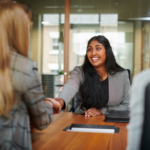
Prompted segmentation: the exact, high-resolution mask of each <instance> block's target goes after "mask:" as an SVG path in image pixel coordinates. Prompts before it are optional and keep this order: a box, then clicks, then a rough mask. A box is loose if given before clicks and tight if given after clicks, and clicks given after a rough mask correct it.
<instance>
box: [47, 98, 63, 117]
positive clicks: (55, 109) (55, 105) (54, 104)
mask: <svg viewBox="0 0 150 150" xmlns="http://www.w3.org/2000/svg"><path fill="white" fill-rule="evenodd" d="M45 102H46V103H49V104H50V105H51V106H52V108H53V114H54V115H55V114H57V112H58V110H60V109H61V105H60V103H59V101H57V100H55V99H53V98H50V97H48V98H46V99H45Z"/></svg>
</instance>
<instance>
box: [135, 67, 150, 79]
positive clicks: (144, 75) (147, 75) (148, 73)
mask: <svg viewBox="0 0 150 150" xmlns="http://www.w3.org/2000/svg"><path fill="white" fill-rule="evenodd" d="M133 80H135V81H136V80H137V81H140V80H148V81H150V69H147V70H144V71H141V72H140V73H138V74H136V75H135V76H134V78H133Z"/></svg>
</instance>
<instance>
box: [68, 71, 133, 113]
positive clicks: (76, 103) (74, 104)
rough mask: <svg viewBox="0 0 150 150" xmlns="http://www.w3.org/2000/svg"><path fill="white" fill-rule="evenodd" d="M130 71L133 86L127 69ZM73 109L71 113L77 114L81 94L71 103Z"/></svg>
mask: <svg viewBox="0 0 150 150" xmlns="http://www.w3.org/2000/svg"><path fill="white" fill-rule="evenodd" d="M126 70H127V71H128V75H129V80H130V84H131V73H130V70H129V69H126ZM71 104H72V107H71V108H70V110H69V112H75V110H76V109H77V107H78V106H79V105H80V104H81V98H80V95H79V93H77V94H76V95H75V96H74V98H73V99H72V101H71Z"/></svg>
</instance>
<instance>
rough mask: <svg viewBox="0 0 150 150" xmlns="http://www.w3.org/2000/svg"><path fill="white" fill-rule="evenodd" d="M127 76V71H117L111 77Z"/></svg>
mask: <svg viewBox="0 0 150 150" xmlns="http://www.w3.org/2000/svg"><path fill="white" fill-rule="evenodd" d="M127 74H128V71H127V70H126V69H124V70H122V71H117V72H116V73H114V74H113V75H112V76H123V77H124V76H126V75H127Z"/></svg>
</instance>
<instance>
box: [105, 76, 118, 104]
mask: <svg viewBox="0 0 150 150" xmlns="http://www.w3.org/2000/svg"><path fill="white" fill-rule="evenodd" d="M117 82H118V78H117V76H116V75H110V74H109V76H108V87H109V99H108V103H107V105H108V106H112V105H114V103H115V100H116V96H117V95H118V94H117V91H118V88H117V86H116V84H117Z"/></svg>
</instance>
